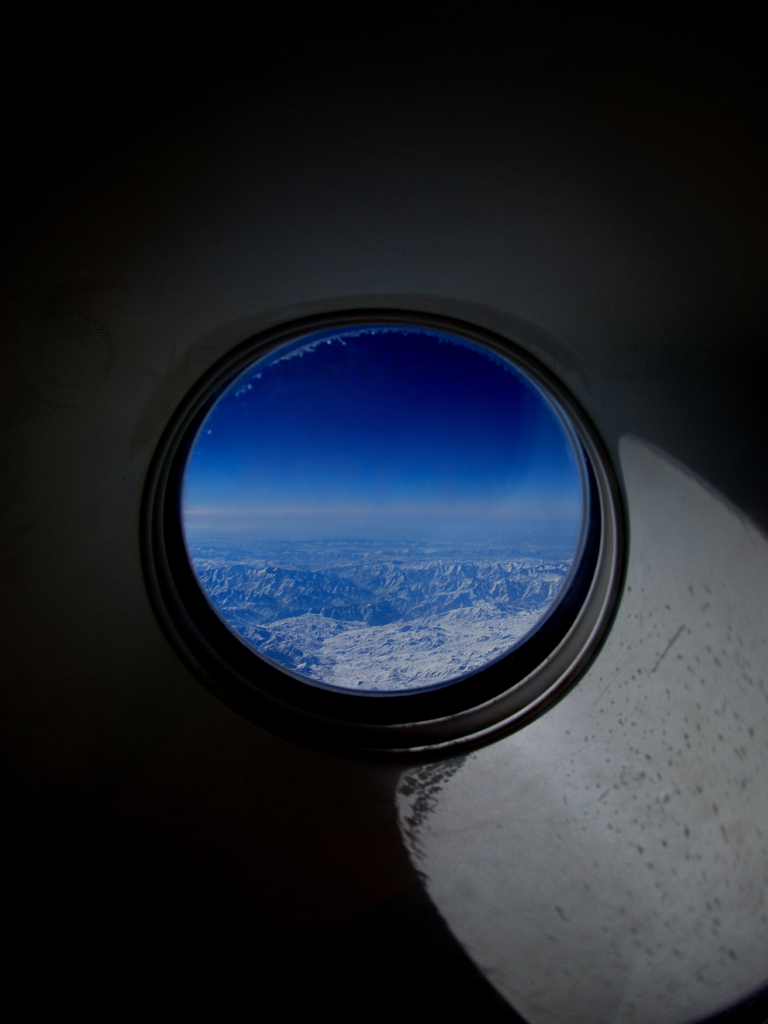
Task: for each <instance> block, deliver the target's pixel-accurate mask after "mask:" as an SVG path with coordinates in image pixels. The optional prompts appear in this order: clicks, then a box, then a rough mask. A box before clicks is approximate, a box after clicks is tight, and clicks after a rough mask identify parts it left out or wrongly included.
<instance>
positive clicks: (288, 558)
mask: <svg viewBox="0 0 768 1024" xmlns="http://www.w3.org/2000/svg"><path fill="white" fill-rule="evenodd" d="M505 554H506V557H499V552H498V551H492V550H490V549H487V550H483V549H482V548H480V547H479V546H476V547H472V548H462V549H455V548H453V549H449V548H441V547H437V546H435V547H427V546H426V545H399V546H398V547H396V548H391V547H390V548H384V547H383V546H382V545H378V544H374V543H371V544H363V543H350V544H346V545H345V544H332V543H327V544H323V543H316V544H309V543H297V544H293V545H282V546H280V547H279V548H276V547H275V546H272V548H267V547H266V546H262V547H261V548H260V547H259V546H258V545H251V546H250V548H240V549H232V548H224V547H223V546H222V547H214V546H212V545H211V544H206V545H192V546H191V547H190V555H191V559H192V563H193V565H194V568H195V571H196V574H197V577H198V579H199V581H200V584H201V586H202V588H203V590H204V591H205V593H206V595H207V597H208V600H209V602H210V604H211V605H212V607H213V608H214V609H215V610H216V612H217V613H218V615H219V616H220V617H221V618H222V619H223V620H224V622H226V624H227V625H228V626H229V628H230V629H231V630H232V631H233V632H234V633H236V634H237V636H238V637H240V638H241V639H242V640H244V641H245V642H246V643H247V644H248V645H249V646H251V647H253V648H254V649H255V650H256V651H257V652H258V653H260V654H263V655H266V656H267V657H268V658H270V659H271V660H273V661H275V662H277V663H278V664H279V665H282V666H284V667H285V668H289V669H291V670H293V671H294V672H297V673H299V674H300V675H302V676H305V677H306V678H308V679H311V680H314V681H316V682H321V683H325V684H326V685H330V686H337V687H342V688H344V689H355V690H376V691H393V690H407V689H418V688H420V687H425V686H434V685H436V684H439V683H443V682H446V681H448V680H450V679H454V678H456V677H457V676H461V675H464V674H465V673H467V672H471V671H473V670H476V669H479V668H481V667H482V666H484V665H486V664H488V663H489V662H491V661H495V660H496V659H497V658H499V657H501V656H502V655H503V654H504V653H505V652H506V651H508V650H509V649H510V648H511V647H513V646H514V645H515V644H516V643H517V642H518V641H519V640H521V639H522V638H523V637H525V636H526V634H528V633H529V632H530V631H531V630H532V629H533V628H534V627H535V625H536V624H537V623H538V622H539V621H540V619H541V618H542V616H543V615H544V613H545V612H546V611H547V609H548V608H549V607H550V605H551V604H552V602H553V601H554V599H555V598H556V596H557V594H558V593H559V592H560V590H561V588H562V585H563V582H564V580H565V577H566V575H567V572H568V569H569V567H570V559H569V558H565V557H562V554H563V553H562V552H554V553H548V552H546V551H544V552H542V551H536V552H530V551H529V552H526V553H522V552H521V553H519V554H515V555H514V556H512V555H510V554H509V552H508V551H507V552H505Z"/></svg>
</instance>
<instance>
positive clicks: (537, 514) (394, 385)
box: [182, 324, 585, 692]
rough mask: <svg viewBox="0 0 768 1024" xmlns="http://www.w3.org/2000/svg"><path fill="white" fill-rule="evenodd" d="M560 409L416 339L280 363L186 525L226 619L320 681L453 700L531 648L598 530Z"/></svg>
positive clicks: (513, 375) (352, 334)
mask: <svg viewBox="0 0 768 1024" xmlns="http://www.w3.org/2000/svg"><path fill="white" fill-rule="evenodd" d="M583 477H584V473H583V467H582V461H581V459H580V457H579V456H578V455H577V450H576V446H575V443H574V441H573V440H572V435H571V432H570V430H569V429H568V427H567V425H566V424H565V421H564V419H563V417H562V414H561V413H560V412H558V411H557V409H556V407H555V405H554V404H553V402H552V401H551V400H550V399H549V398H548V397H547V396H546V395H545V394H544V392H543V390H542V389H541V388H540V387H539V386H537V385H536V384H535V383H534V382H533V381H532V380H531V379H530V378H529V377H528V376H527V375H526V374H525V373H524V372H523V371H522V370H521V369H519V368H517V367H516V366H515V365H514V364H513V363H512V362H511V361H510V360H509V359H508V358H506V357H504V356H502V355H500V354H498V353H497V352H495V351H492V350H491V349H490V348H487V347H485V346H483V345H480V344H478V343H476V342H473V341H469V340H467V339H464V338H461V337H458V336H454V335H452V334H448V333H445V332H442V331H437V330H434V329H427V328H423V327H415V326H408V325H402V326H398V325H392V324H387V325H377V324H370V325H363V326H359V325H358V326H355V327H345V328H342V329H338V328H337V329H335V330H333V331H324V332H321V333H316V334H312V335H310V336H307V337H304V338H301V339H300V340H298V341H294V342H292V343H290V344H288V345H284V346H283V347H282V348H278V349H273V350H271V351H270V352H268V353H267V354H266V355H264V356H262V357H261V358H259V359H257V360H256V361H254V362H253V363H252V364H251V365H250V366H249V367H248V368H247V370H246V371H245V372H243V373H241V374H240V375H239V376H238V377H237V378H236V379H235V380H233V381H232V383H231V384H230V385H229V386H228V387H227V388H226V390H224V391H223V393H221V394H220V396H219V397H218V399H217V400H216V401H215V403H214V404H213V405H212V407H211V408H210V409H209V411H208V413H207V416H206V417H205V419H204V420H203V422H202V424H201V426H200V428H199V430H198V431H197V434H196V436H195V439H194V442H193V444H192V447H191V449H190V452H189V455H188V457H187V462H186V468H185V471H184V481H183V493H182V514H183V529H184V536H185V541H186V545H187V551H188V555H189V559H190V563H191V565H192V566H193V569H194V572H195V574H196V577H197V579H198V581H199V584H200V586H201V588H202V590H203V592H204V593H205V595H206V598H207V600H208V602H209V603H210V605H211V607H212V608H213V609H214V610H215V612H216V613H217V615H218V616H219V617H220V618H221V619H222V620H223V621H224V622H225V623H226V625H227V626H228V627H229V629H230V630H231V631H232V632H233V633H235V634H236V635H237V636H238V637H239V638H240V639H241V640H242V641H243V642H244V643H245V644H247V645H249V646H250V647H251V648H253V649H254V650H255V651H256V652H257V653H259V654H260V655H261V656H263V657H266V658H268V659H269V660H271V661H272V662H274V663H276V664H277V665H279V666H281V667H282V668H284V669H287V670H289V671H290V672H291V673H292V674H294V675H298V676H299V677H301V678H304V679H306V680H307V681H309V682H312V683H315V684H319V685H321V686H327V687H333V688H341V689H344V690H355V691H358V692H371V691H378V692H391V691H399V692H402V691H404V690H415V689H424V688H428V687H434V686H441V685H445V684H447V683H450V682H451V681H453V680H456V679H458V678H462V677H465V676H466V675H468V674H470V673H472V672H476V671H477V670H479V669H481V668H483V667H484V666H485V665H487V664H489V663H490V662H492V661H496V660H498V659H499V658H501V657H502V656H504V655H505V654H507V653H508V652H509V651H510V650H511V649H512V648H514V647H515V646H516V645H518V644H520V643H521V642H522V641H523V640H524V639H525V638H526V637H527V636H529V635H530V634H531V632H532V631H533V630H535V629H536V627H537V626H538V625H539V624H540V623H541V621H542V619H543V618H544V617H545V616H546V615H547V613H548V611H549V610H550V609H551V608H552V606H553V603H554V602H555V601H556V599H557V597H558V595H559V594H561V592H562V591H563V587H564V585H565V583H566V581H567V579H568V576H569V572H570V570H571V567H572V565H573V564H574V560H575V559H576V557H577V553H578V550H579V543H580V538H581V534H582V528H583V521H584V518H585V507H584V479H583Z"/></svg>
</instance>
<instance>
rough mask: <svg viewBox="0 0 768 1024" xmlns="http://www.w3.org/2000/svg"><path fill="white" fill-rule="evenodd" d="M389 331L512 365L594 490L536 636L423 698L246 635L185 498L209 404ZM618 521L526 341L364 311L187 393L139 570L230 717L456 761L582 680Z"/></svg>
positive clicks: (355, 745) (307, 327) (251, 354)
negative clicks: (365, 334)
mask: <svg viewBox="0 0 768 1024" xmlns="http://www.w3.org/2000/svg"><path fill="white" fill-rule="evenodd" d="M365 324H392V325H406V326H412V327H416V328H419V327H422V328H430V329H433V330H439V331H442V332H446V333H448V334H453V335H456V336H458V337H460V338H464V339H466V340H469V341H472V342H475V343H477V344H479V345H481V346H484V347H486V348H489V349H491V350H492V351H495V352H497V353H498V354H500V355H502V356H503V357H505V358H506V359H508V360H509V361H510V362H511V363H512V364H513V365H514V366H516V367H518V368H519V369H520V370H521V371H522V373H523V374H525V375H526V376H528V377H529V378H530V379H531V380H532V381H533V383H534V384H536V385H537V386H538V387H539V389H540V390H541V391H542V392H543V393H544V395H545V396H546V397H547V398H548V399H549V401H550V402H552V404H553V406H554V407H555V409H556V410H557V411H558V413H559V415H560V417H561V419H562V421H563V423H564V424H565V426H566V429H567V430H568V431H569V432H570V434H571V438H572V440H573V441H574V445H575V446H576V448H577V450H578V451H579V452H580V453H581V456H582V458H583V466H584V475H585V478H586V481H587V488H586V489H587V495H586V499H585V505H586V512H585V525H584V529H583V530H582V540H581V544H580V550H579V552H578V553H577V556H576V558H575V560H574V566H573V568H572V570H571V572H570V573H569V576H568V578H567V581H566V585H565V587H564V588H563V591H562V592H561V594H560V595H559V596H558V598H557V599H556V600H555V602H553V605H552V606H551V607H550V609H548V611H547V613H545V615H544V616H543V617H542V619H541V620H540V622H539V624H538V625H537V627H536V628H535V629H534V630H533V631H532V632H531V633H530V634H529V635H528V636H527V637H526V638H525V639H524V640H523V641H522V642H521V643H520V644H518V645H516V646H515V647H513V648H512V649H511V650H510V651H509V652H508V653H507V654H505V655H503V656H501V657H500V658H499V659H497V660H495V661H493V662H491V663H490V664H488V665H486V666H484V667H482V668H480V669H478V670H476V671H473V672H471V673H468V674H466V675H465V676H462V677H460V678H459V679H458V680H457V681H453V682H449V683H447V684H443V685H441V686H438V687H434V688H429V689H421V690H419V689H416V690H410V691H407V690H406V691H395V692H392V691H386V692H382V691H370V690H364V691H353V690H350V691H344V690H341V689H340V688H332V687H328V686H323V685H316V684H314V683H312V682H309V681H307V680H306V679H303V678H302V677H301V676H300V675H298V674H297V673H294V672H292V671H291V670H289V669H286V668H283V667H282V666H279V665H277V664H276V663H275V662H272V661H270V660H269V659H268V658H267V657H264V656H262V655H260V654H258V653H256V651H255V650H254V649H253V648H251V647H250V646H249V645H247V643H246V642H245V641H243V640H241V639H238V637H237V635H236V634H235V633H234V632H233V631H232V630H231V629H230V628H229V627H228V626H226V625H225V623H224V622H223V621H222V619H221V618H220V617H219V615H218V614H217V613H216V612H215V611H214V610H213V608H212V606H211V604H210V602H209V601H208V599H207V598H206V596H205V594H204V592H203V590H202V588H201V586H200V584H199V581H198V579H197V577H196V575H195V573H194V570H193V568H192V566H191V564H190V561H189V557H188V554H187V549H186V543H185V539H184V533H183V525H182V516H181V496H182V485H183V476H184V470H185V467H186V463H187V457H188V453H189V451H190V449H191V446H192V445H193V444H194V440H195V438H196V436H197V432H198V430H199V428H200V425H201V424H202V422H203V420H204V419H205V417H206V416H207V415H208V413H209V411H210V409H211V408H212V406H213V405H214V404H215V402H216V401H218V399H219V398H220V397H221V395H222V394H223V393H224V391H226V389H227V388H228V387H229V386H230V384H231V383H232V382H233V381H234V380H235V379H236V378H237V377H238V376H239V375H240V374H241V373H243V372H244V371H245V370H246V369H247V368H248V367H249V366H250V365H251V364H252V363H253V362H255V361H256V360H257V359H259V358H262V357H263V356H264V355H266V354H268V353H269V352H270V351H271V350H274V349H277V348H280V347H282V346H283V345H285V344H287V343H288V342H291V341H295V340H297V339H298V338H300V337H302V336H306V335H310V334H312V333H314V332H315V331H323V330H326V329H333V328H339V329H344V328H348V327H355V326H362V325H365ZM624 540H625V530H624V515H623V508H622V502H621V494H620V490H619V486H618V481H617V479H616V475H615V473H614V471H613V468H612V466H611V462H610V459H609V458H608V454H607V451H606V449H605V446H604V445H603V444H602V442H601V440H600V438H599V435H598V434H597V431H596V430H595V428H594V426H593V425H592V423H591V421H590V420H589V418H588V417H587V416H586V414H585V412H584V411H583V409H582V408H581V406H580V405H579V404H578V403H577V402H576V400H575V399H574V398H573V396H572V395H571V394H570V393H569V391H568V390H567V389H566V388H565V387H564V386H563V385H562V384H561V383H560V382H559V381H558V380H557V378H556V377H555V376H554V375H553V374H551V373H550V372H549V371H548V370H547V369H546V367H544V366H543V365H542V364H541V363H540V362H539V361H538V360H537V359H535V358H534V357H533V356H532V355H531V354H530V353H528V352H527V351H526V350H525V349H524V348H523V347H522V346H520V345H519V344H517V343H516V342H514V341H511V340H509V339H507V338H503V337H501V336H500V335H498V334H494V333H492V332H490V331H486V330H483V329H481V328H479V327H476V326H474V325H472V324H468V323H466V322H464V321H460V320H456V319H452V318H448V317H442V316H437V315H433V314H425V313H420V312H413V311H401V310H391V309H385V310H382V309H363V310H353V311H342V312H338V313H334V314H326V315H322V316H315V317H307V318H303V319H301V320H297V321H293V322H291V323H286V324H284V325H282V326H280V327H277V328H273V329H271V330H268V331H265V332H263V333H261V334H258V335H256V336H255V337H253V338H250V339H248V340H246V341H244V342H243V343H242V344H240V345H238V346H237V347H235V348H234V349H233V350H232V351H230V352H229V353H228V354H227V355H225V356H224V357H223V358H222V359H220V360H219V361H218V362H217V363H216V364H215V365H214V366H213V367H212V368H211V369H210V370H209V371H208V372H207V373H206V374H204V375H203V377H202V378H201V379H200V380H199V381H198V382H197V383H196V384H195V385H194V386H193V387H192V389H191V390H190V391H189V392H188V394H187V395H186V397H185V398H184V399H183V401H182V402H181V404H180V405H179V407H178V408H177V410H176V412H175V413H174V415H173V416H172V418H171V420H170V422H169V424H168V426H167V428H166V430H165V432H164V434H163V436H162V438H161V440H160V442H159V444H158V446H157V449H156V451H155V454H154V458H153V460H152V463H151V466H150V469H149V472H148V475H147V481H146V485H145V490H144V498H143V507H142V516H141V548H142V562H143V568H144V576H145V581H146V586H147V591H148V594H149V597H150V600H151V603H152V606H153V608H154V611H155V614H156V615H157V618H158V620H159V622H160V624H161V626H162V628H163V630H164V632H165V634H166V636H167V638H168V640H169V641H170V643H171V645H172V646H173V647H174V649H175V650H176V651H177V653H178V654H179V655H180V656H181V658H182V660H183V661H184V662H185V664H186V665H187V666H188V667H189V668H190V669H191V671H192V672H193V674H194V675H195V676H196V677H197V678H198V679H199V680H200V681H201V682H202V683H203V684H204V685H205V686H207V687H208V689H209V690H210V691H211V692H212V693H214V694H215V695H216V696H217V697H219V698H220V699H221V700H223V701H224V702H225V703H226V704H228V705H229V706H230V707H232V708H233V709H234V710H236V711H237V712H239V713H240V714H242V715H244V716H245V717H246V718H248V719H250V720H251V721H253V722H254V723H255V724H257V725H259V726H262V727H264V728H266V729H268V730H270V731H272V732H275V733H277V734H279V735H282V736H284V737H286V738H289V739H291V740H294V741H297V742H300V743H304V744H306V745H309V746H312V747H320V748H323V749H330V750H333V751H335V752H338V753H346V754H351V755H352V756H356V757H376V758H385V759H396V760H408V761H416V760H423V759H435V758H436V757H445V756H450V755H452V754H454V753H457V752H459V751H463V750H467V749H470V748H472V747H476V746H480V745H483V744H484V743H486V742H489V741H490V740H492V739H495V738H497V737H498V736H500V735H503V734H506V733H508V732H512V731H514V730H516V729H519V728H522V727H523V726H524V725H525V724H527V723H528V722H529V721H531V720H532V719H533V718H535V717H538V716H539V715H540V714H542V713H543V712H544V711H545V710H547V708H549V707H550V706H551V705H552V704H553V703H554V702H555V701H557V700H559V699H560V698H561V697H562V696H564V694H565V693H567V691H568V690H569V689H570V688H571V687H572V686H573V685H574V684H575V683H576V682H577V680H578V678H579V677H580V676H581V675H582V674H583V672H584V671H585V669H586V668H587V666H588V665H589V664H590V662H591V661H592V659H593V658H594V656H595V654H596V653H597V650H598V649H599V647H600V645H601V643H602V640H603V638H604V636H605V634H606V631H607V629H608V627H609V625H610V622H611V620H612V616H613V613H614V610H615V606H616V602H617V599H618V594H619V592H620V586H621V581H622V578H623V569H624V561H625V558H624Z"/></svg>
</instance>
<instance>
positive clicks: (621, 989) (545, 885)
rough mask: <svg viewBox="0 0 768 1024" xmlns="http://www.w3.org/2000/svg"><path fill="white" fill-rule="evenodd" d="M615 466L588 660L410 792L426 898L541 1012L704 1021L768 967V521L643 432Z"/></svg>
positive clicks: (406, 788) (517, 1000) (551, 1020)
mask: <svg viewBox="0 0 768 1024" xmlns="http://www.w3.org/2000/svg"><path fill="white" fill-rule="evenodd" d="M621 468H622V472H623V475H624V479H625V484H626V491H627V499H628V506H629V515H630V554H629V566H628V571H627V580H626V589H625V592H624V595H623V598H622V601H621V605H620V607H619V610H618V613H617V619H616V622H615V624H614V627H613V629H612V631H611V633H610V635H609V638H608V640H607V642H606V644H605V646H604V648H603V650H602V651H601V653H600V655H599V656H598V658H597V660H596V661H595V663H594V665H593V666H592V668H591V669H590V671H589V672H588V673H587V674H586V676H585V677H584V678H583V679H582V680H581V682H580V683H579V684H578V685H577V686H576V688H575V689H574V690H573V691H572V692H571V693H570V694H569V695H568V696H567V697H566V698H565V699H564V700H563V701H561V702H560V703H559V704H558V705H557V706H556V707H555V708H553V709H552V710H551V711H550V712H549V713H548V714H546V715H545V716H544V717H542V718H540V719H539V720H538V721H536V722H534V723H533V724H531V725H530V726H528V727H527V728H526V729H523V730H522V731H521V732H519V733H516V734H515V735H513V736H510V737H508V738H507V739H505V740H502V741H500V742H498V743H496V744H495V745H493V746H490V747H488V748H486V749H484V750H481V751H479V752H477V753H475V754H473V755H471V756H470V757H468V758H467V759H466V760H465V761H464V762H463V763H462V764H460V765H458V764H455V763H454V764H452V765H449V766H447V767H445V768H441V767H439V766H436V767H435V768H434V769H422V770H421V771H419V772H417V773H414V774H413V775H412V776H410V777H409V778H405V779H404V780H403V786H402V792H401V795H400V812H401V825H402V828H403V831H404V834H405V836H406V840H407V842H408V845H409V850H410V852H411V856H412V858H413V859H414V861H415V863H416V865H417V867H418V868H419V870H420V871H421V872H423V874H424V875H425V876H426V884H427V887H428V890H429V893H430V895H431V897H432V899H433V900H434V901H435V903H436V904H437V906H438V908H439V910H440V912H441V913H442V915H443V916H444V918H445V919H446V921H447V922H448V924H449V925H450V927H451V929H452V930H453V932H454V934H455V935H456V936H457V937H458V938H459V940H460V941H461V942H462V943H463V945H464V946H465V948H466V949H467V951H468V953H469V954H470V956H472V958H473V959H474V960H475V962H476V963H477V964H478V965H479V967H480V968H481V969H482V970H483V971H484V973H485V974H486V976H487V977H488V978H489V980H490V981H491V982H493V984H494V985H495V986H496V987H497V988H498V990H499V991H500V992H501V993H502V994H503V995H504V996H505V997H506V998H507V999H508V1000H509V1002H510V1003H511V1004H512V1006H513V1007H514V1008H515V1009H516V1010H517V1011H518V1012H519V1013H522V1014H523V1015H524V1016H525V1017H526V1018H527V1019H528V1020H529V1021H530V1022H531V1024H603V1022H605V1024H609V1022H610V1024H630V1022H631V1024H641V1022H642V1024H688V1022H691V1021H697V1020H700V1019H702V1018H704V1017H706V1016H707V1015H709V1014H713V1013H715V1012H716V1011H717V1010H719V1009H722V1008H724V1007H726V1006H728V1005H730V1004H732V1003H734V1002H735V1001H737V1000H739V999H740V998H743V997H744V996H746V995H748V994H749V993H750V992H751V991H753V990H754V989H756V988H758V987H760V986H761V985H763V984H765V983H766V982H767V981H768V684H767V682H766V680H767V679H768V540H767V539H766V538H765V536H763V535H762V534H761V533H760V532H759V531H758V530H757V529H756V528H755V527H754V526H753V525H752V524H751V523H750V522H749V521H748V520H747V519H746V518H745V517H744V516H742V515H741V514H740V513H739V512H738V510H736V509H734V508H733V507H732V506H730V505H729V504H727V503H726V502H725V501H724V500H723V499H721V498H720V497H719V496H718V495H716V494H714V493H713V492H712V491H711V490H710V489H709V488H708V487H707V486H706V485H704V484H702V483H701V482H700V481H698V480H697V479H696V478H694V477H693V476H692V474H690V473H689V472H687V471H686V470H685V469H684V468H683V467H680V466H679V465H677V464H675V463H673V461H672V460H670V459H669V458H667V457H666V456H665V455H664V453H662V452H660V451H659V450H658V449H655V448H653V447H652V446H650V445H647V444H645V443H644V442H642V441H640V440H638V439H636V438H632V437H625V438H624V439H623V440H622V442H621Z"/></svg>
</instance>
